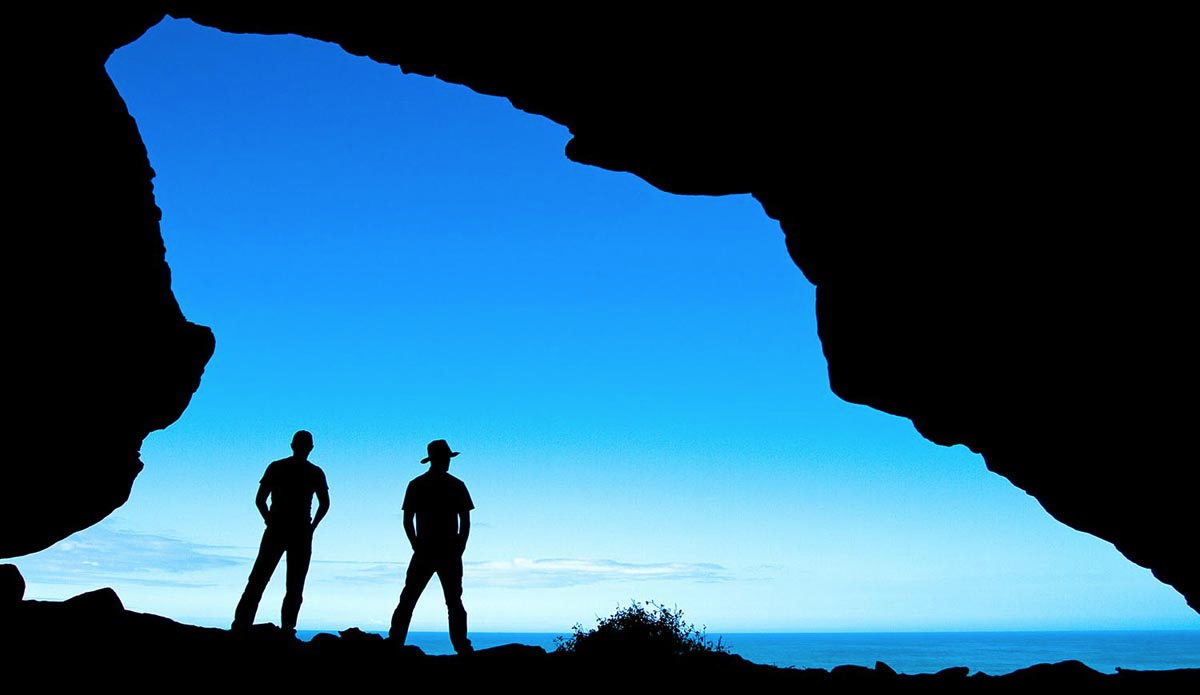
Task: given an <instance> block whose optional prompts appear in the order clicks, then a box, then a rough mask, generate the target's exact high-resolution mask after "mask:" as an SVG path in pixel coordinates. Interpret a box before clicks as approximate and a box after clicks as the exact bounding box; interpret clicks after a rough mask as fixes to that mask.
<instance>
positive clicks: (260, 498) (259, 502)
mask: <svg viewBox="0 0 1200 695" xmlns="http://www.w3.org/2000/svg"><path fill="white" fill-rule="evenodd" d="M270 494H271V488H269V487H267V486H266V485H263V484H261V483H259V486H258V494H257V495H255V496H254V506H256V507H258V513H259V514H262V518H263V522H265V523H267V524H270V523H271V510H270V508H268V507H267V497H268V496H269V495H270Z"/></svg>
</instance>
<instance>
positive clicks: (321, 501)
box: [312, 488, 329, 531]
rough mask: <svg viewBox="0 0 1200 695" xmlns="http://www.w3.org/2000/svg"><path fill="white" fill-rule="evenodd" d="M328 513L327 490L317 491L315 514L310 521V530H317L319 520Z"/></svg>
mask: <svg viewBox="0 0 1200 695" xmlns="http://www.w3.org/2000/svg"><path fill="white" fill-rule="evenodd" d="M328 513H329V489H328V488H321V489H320V490H317V514H316V516H314V517H313V520H312V530H314V531H316V530H317V524H319V523H321V519H324V518H325V515H326V514H328Z"/></svg>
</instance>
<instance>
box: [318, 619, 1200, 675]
mask: <svg viewBox="0 0 1200 695" xmlns="http://www.w3.org/2000/svg"><path fill="white" fill-rule="evenodd" d="M318 632H321V631H313V630H308V631H305V630H301V631H299V632H298V633H297V635H298V636H299V637H300V638H301V639H304V640H310V639H312V637H313V636H314V635H316V634H317V633H318ZM325 632H331V633H334V634H336V631H333V630H329V631H325ZM562 636H565V635H558V634H555V633H531V632H477V633H472V634H471V642H472V644H473V645H474V646H475V648H476V649H486V648H488V647H496V646H500V645H504V644H525V645H531V646H535V647H541V648H543V649H545V650H546V651H553V650H554V649H555V648H556V647H557V646H558V642H557V641H556V639H555V638H556V637H562ZM705 637H706V639H708V640H710V641H711V642H713V643H714V644H716V643H718V640H719V644H720V645H721V646H722V647H724V648H725V649H726V650H727V651H729V652H732V653H734V654H737V655H739V656H741V657H743V658H745V659H747V660H749V661H753V662H754V663H758V664H768V665H772V666H779V667H783V668H819V669H825V670H829V669H832V668H834V667H835V666H842V665H847V664H849V665H857V666H866V667H870V668H874V666H875V663H876V662H878V661H882V662H883V663H885V664H887V665H888V666H890V667H891V668H893V669H894V670H896V671H897V672H899V673H907V674H917V673H937V672H938V671H940V670H942V669H945V668H952V667H958V666H966V667H967V668H968V669H969V670H970V672H971V673H986V674H989V675H993V676H999V675H1004V674H1006V673H1012V672H1013V671H1017V670H1019V669H1022V668H1028V667H1029V666H1034V665H1036V664H1053V663H1058V662H1060V661H1072V660H1073V661H1079V662H1082V663H1084V664H1085V665H1087V666H1089V667H1091V668H1092V669H1095V670H1096V671H1099V672H1101V673H1116V672H1117V669H1127V670H1136V671H1161V670H1171V669H1181V668H1200V630H1153V631H1148V630H1138V631H1115V630H1114V631H1095V632H1092V631H1088V632H1082V631H1058V632H890V633H868V632H850V633H809V632H806V633H732V634H723V635H720V634H707V635H705ZM407 643H408V644H413V645H416V646H417V647H420V648H421V650H422V651H424V652H425V653H426V654H453V653H454V649H453V647H452V646H451V645H450V638H449V636H448V635H447V634H446V633H444V632H412V633H409V636H408V640H407Z"/></svg>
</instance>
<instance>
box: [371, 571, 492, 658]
mask: <svg viewBox="0 0 1200 695" xmlns="http://www.w3.org/2000/svg"><path fill="white" fill-rule="evenodd" d="M435 574H436V575H437V576H438V581H439V582H441V584H442V595H443V596H444V597H445V599H446V613H447V617H448V619H449V623H450V643H451V644H453V645H454V651H456V652H458V653H463V652H469V651H471V650H472V649H471V640H469V639H467V610H466V608H464V607H463V602H462V591H463V589H462V578H463V563H462V555H460V554H459V553H458V552H456V551H447V552H436V551H417V552H414V553H413V556H412V559H411V560H410V561H409V563H408V572H407V573H406V574H405V576H404V590H403V591H401V592H400V603H399V604H397V606H396V610H395V611H394V612H393V613H392V625H391V629H390V630H388V637H390V638H392V639H394V640H398V641H399V642H400V643H401V644H403V643H404V640H405V639H407V638H408V625H409V623H410V622H412V614H413V609H414V608H416V606H417V599H419V598H420V597H421V592H423V591H425V587H426V585H428V584H429V580H430V579H432V578H433V575H435Z"/></svg>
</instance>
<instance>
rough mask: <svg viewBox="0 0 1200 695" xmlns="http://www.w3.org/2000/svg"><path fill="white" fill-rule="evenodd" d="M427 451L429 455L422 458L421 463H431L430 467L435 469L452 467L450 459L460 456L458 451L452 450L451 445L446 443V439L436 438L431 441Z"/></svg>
mask: <svg viewBox="0 0 1200 695" xmlns="http://www.w3.org/2000/svg"><path fill="white" fill-rule="evenodd" d="M425 451H426V452H427V453H428V454H429V455H428V456H426V457H425V458H423V459H421V463H428V464H430V466H429V467H430V468H433V469H434V470H446V469H447V468H449V467H450V459H452V458H454V457H455V456H458V452H457V451H451V450H450V445H449V444H447V443H446V440H445V439H435V440H433V441H432V442H429V445H428V446H426V447H425Z"/></svg>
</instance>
